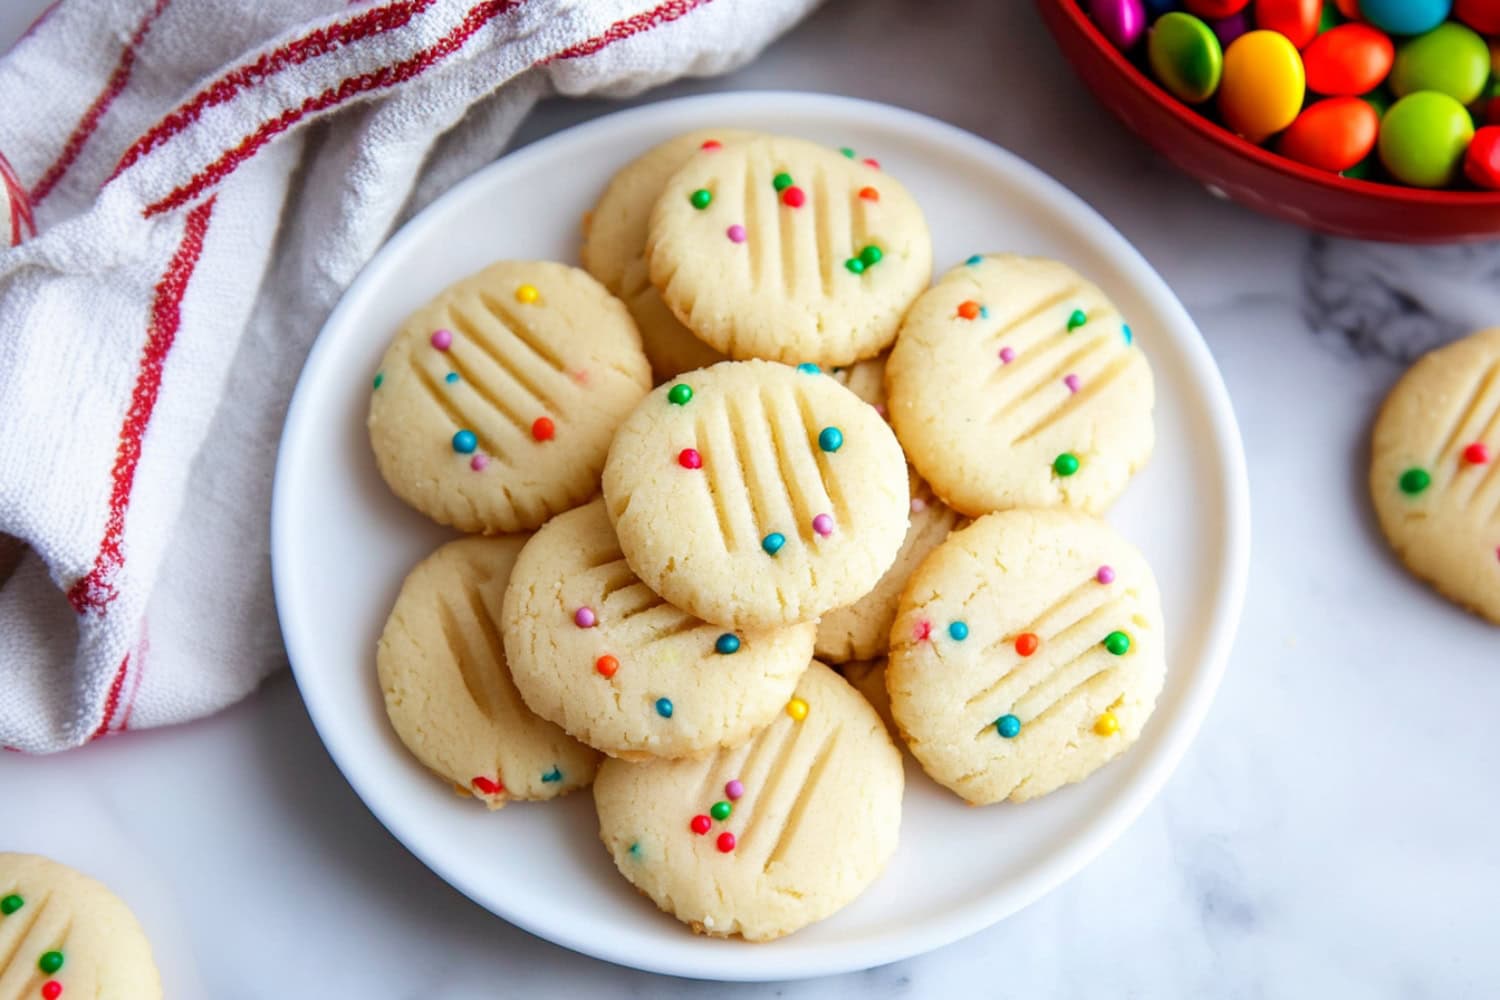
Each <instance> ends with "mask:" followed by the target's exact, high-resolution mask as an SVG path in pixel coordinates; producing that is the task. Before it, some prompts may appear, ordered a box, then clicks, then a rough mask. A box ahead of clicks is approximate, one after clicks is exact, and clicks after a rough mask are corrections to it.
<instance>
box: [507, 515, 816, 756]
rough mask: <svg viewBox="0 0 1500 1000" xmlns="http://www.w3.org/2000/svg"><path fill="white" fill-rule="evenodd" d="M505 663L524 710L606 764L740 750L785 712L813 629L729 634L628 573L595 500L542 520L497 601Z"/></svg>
mask: <svg viewBox="0 0 1500 1000" xmlns="http://www.w3.org/2000/svg"><path fill="white" fill-rule="evenodd" d="M503 629H504V635H505V653H506V659H507V660H508V661H509V662H510V663H511V674H512V676H513V677H514V678H515V681H516V688H517V689H518V690H519V691H520V692H521V696H522V697H523V698H525V699H526V704H527V705H529V706H530V707H531V710H532V711H534V712H536V713H537V714H538V715H540V716H541V717H542V718H544V719H549V720H551V721H552V722H555V723H557V724H558V725H559V726H561V727H562V728H563V729H564V730H566V731H567V732H568V733H569V734H570V735H572V736H574V737H576V738H578V739H580V740H582V741H583V742H585V743H587V744H588V745H589V746H592V747H595V748H596V749H599V750H603V751H604V752H605V753H607V754H609V755H611V756H613V757H623V758H626V759H627V760H631V759H634V760H640V759H646V758H650V757H695V756H701V755H702V754H704V753H706V752H708V751H710V750H713V749H716V748H718V747H721V746H723V747H732V746H738V745H739V744H741V743H743V742H745V740H747V739H748V738H749V737H750V734H751V733H752V732H754V731H755V730H756V729H759V728H760V727H761V726H764V725H765V724H766V723H767V722H769V721H770V720H771V719H772V718H774V717H775V715H776V713H777V712H779V711H780V710H781V708H782V706H784V705H785V704H786V701H787V699H788V698H790V697H791V695H792V689H793V688H794V687H796V686H797V678H799V677H801V676H802V672H803V671H804V670H806V669H807V664H808V663H809V662H810V661H811V660H812V650H813V632H814V631H815V629H816V626H815V625H813V624H812V623H811V622H807V623H805V624H802V625H790V626H786V627H784V628H777V629H767V630H761V631H755V632H744V631H740V632H736V631H728V630H725V629H724V628H722V627H721V626H718V625H710V624H708V623H707V622H705V621H700V620H699V619H696V618H694V617H693V616H691V615H689V614H688V613H687V612H685V611H679V610H678V609H676V608H674V607H673V606H672V605H670V604H668V603H667V602H666V601H664V600H662V599H661V598H660V597H659V596H657V594H656V592H655V591H654V590H652V589H651V588H650V587H647V586H646V585H645V584H644V583H642V582H641V581H640V580H639V579H637V577H636V575H635V574H634V573H632V572H631V571H630V566H629V565H627V564H626V562H625V557H624V555H622V554H621V552H620V543H619V542H618V541H617V540H616V539H615V530H614V528H612V527H611V526H610V523H609V515H608V514H607V513H605V510H604V502H603V501H602V500H601V501H595V502H594V503H591V504H589V505H587V506H585V507H579V508H578V509H577V510H571V511H569V512H568V513H566V514H559V515H558V516H557V517H554V518H553V519H552V520H550V521H548V522H547V523H546V525H545V526H543V528H542V530H540V531H538V532H537V533H536V534H535V535H534V536H532V539H531V541H529V542H527V543H526V548H524V549H523V550H522V551H521V556H520V558H519V559H518V560H517V561H516V568H515V570H514V571H513V572H512V573H511V584H510V587H509V588H508V589H507V590H506V593H505V606H504V620H503Z"/></svg>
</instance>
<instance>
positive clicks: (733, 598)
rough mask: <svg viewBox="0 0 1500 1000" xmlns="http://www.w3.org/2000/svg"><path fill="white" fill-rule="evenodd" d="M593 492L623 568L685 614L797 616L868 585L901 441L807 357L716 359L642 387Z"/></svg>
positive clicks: (875, 568) (898, 531)
mask: <svg viewBox="0 0 1500 1000" xmlns="http://www.w3.org/2000/svg"><path fill="white" fill-rule="evenodd" d="M604 499H605V502H606V503H607V505H608V508H609V515H610V520H611V521H612V522H613V523H614V526H615V532H616V534H617V535H618V536H619V539H620V548H621V551H623V552H624V553H625V558H626V560H627V561H628V562H629V564H630V568H631V569H632V570H634V571H635V573H636V575H637V576H639V577H640V578H641V580H643V581H644V582H645V583H646V585H647V586H649V587H650V588H651V589H652V590H654V591H656V592H657V593H658V594H661V595H662V596H663V597H665V598H666V599H667V600H668V601H670V602H671V603H672V604H674V605H676V606H677V607H679V608H682V609H683V610H685V611H687V612H689V613H691V614H693V615H694V616H696V617H698V618H702V619H704V620H706V621H710V622H714V623H715V624H718V625H725V626H730V627H734V628H767V627H771V626H777V625H791V624H795V623H797V622H804V621H811V620H812V619H814V618H817V617H818V616H819V615H821V614H822V613H823V612H825V611H828V610H831V609H833V608H837V607H841V606H843V605H845V604H850V603H853V601H855V600H856V599H857V598H859V597H861V596H863V595H864V593H865V591H867V590H869V589H870V587H871V586H872V585H873V583H874V581H876V580H878V579H880V576H881V574H883V573H884V572H885V571H886V570H887V569H889V568H890V565H891V563H892V562H893V561H894V560H895V558H896V553H897V551H898V550H899V549H900V548H901V541H902V539H903V538H904V537H905V535H906V521H907V510H908V504H909V500H910V498H909V497H908V495H907V487H906V462H905V460H904V459H903V457H902V455H901V446H900V445H899V444H897V442H896V437H895V435H894V434H892V433H891V429H890V428H889V427H887V426H886V424H885V422H884V421H883V420H881V419H880V416H879V415H878V414H877V413H876V412H875V411H874V410H873V409H872V408H871V407H870V406H869V405H867V404H866V403H864V402H862V401H861V400H860V399H859V398H858V397H857V396H855V395H854V394H853V393H852V392H850V391H849V390H848V389H845V388H844V387H843V386H841V385H839V384H838V383H837V382H835V381H834V380H833V379H831V378H829V377H827V376H826V375H824V374H822V373H821V372H819V371H818V370H817V369H816V368H815V367H813V366H811V365H808V366H806V367H803V368H792V367H789V366H787V365H780V364H776V363H774V362H769V361H725V362H721V363H719V364H717V365H714V366H713V367H712V368H706V369H704V370H702V371H698V372H691V373H689V374H687V375H684V376H683V377H682V378H681V379H679V380H678V381H676V382H673V383H672V384H670V385H663V386H659V387H658V388H657V389H656V390H654V391H653V392H652V393H651V395H649V396H647V397H646V399H645V400H644V401H642V403H641V405H640V406H638V407H637V408H636V410H635V412H634V413H632V414H631V415H630V417H629V419H627V420H626V421H625V423H624V424H623V425H622V426H621V428H620V431H619V433H618V434H617V435H616V437H615V441H614V444H613V445H612V446H611V447H610V452H609V461H608V462H607V463H606V465H605V468H604Z"/></svg>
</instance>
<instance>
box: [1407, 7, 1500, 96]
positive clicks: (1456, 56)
mask: <svg viewBox="0 0 1500 1000" xmlns="http://www.w3.org/2000/svg"><path fill="white" fill-rule="evenodd" d="M1489 78H1490V50H1489V46H1487V45H1486V44H1485V43H1484V39H1483V38H1481V37H1479V34H1478V33H1477V32H1475V31H1474V30H1473V29H1472V28H1466V27H1465V26H1463V25H1462V24H1459V23H1458V22H1457V21H1449V22H1447V23H1446V24H1440V25H1438V26H1437V27H1436V28H1433V29H1432V30H1431V31H1429V32H1427V34H1425V35H1418V36H1417V37H1416V38H1413V39H1412V40H1411V41H1409V42H1407V43H1406V44H1405V45H1403V46H1401V49H1400V51H1399V52H1397V53H1396V64H1395V66H1394V67H1393V68H1392V69H1391V89H1392V90H1394V91H1395V92H1396V96H1397V97H1405V96H1406V95H1407V94H1415V93H1417V92H1418V91H1422V90H1435V91H1437V92H1438V93H1440V94H1447V95H1448V96H1449V97H1451V98H1453V99H1454V100H1455V101H1457V102H1458V103H1460V104H1472V103H1473V102H1474V101H1475V100H1476V99H1477V98H1478V97H1479V95H1480V92H1481V91H1483V90H1484V84H1485V81H1487V80H1488V79H1489Z"/></svg>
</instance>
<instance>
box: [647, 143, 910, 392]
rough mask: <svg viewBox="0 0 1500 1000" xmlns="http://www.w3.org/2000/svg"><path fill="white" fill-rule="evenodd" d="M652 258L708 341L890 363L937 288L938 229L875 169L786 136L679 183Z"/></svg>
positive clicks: (792, 359)
mask: <svg viewBox="0 0 1500 1000" xmlns="http://www.w3.org/2000/svg"><path fill="white" fill-rule="evenodd" d="M646 257H647V260H648V261H649V262H650V267H651V281H652V283H653V284H654V285H656V287H657V288H658V289H659V290H660V291H661V297H662V301H664V302H666V304H667V306H668V307H669V308H670V309H671V310H672V312H673V313H675V314H676V315H677V318H678V319H680V320H681V321H682V322H683V323H684V324H685V325H686V326H688V327H689V328H690V329H691V330H692V331H693V332H694V333H696V334H697V335H698V338H699V339H700V340H703V341H705V342H706V343H707V344H709V346H711V347H713V348H715V349H716V350H718V351H721V352H723V353H724V354H727V355H728V356H729V357H731V358H767V359H770V360H774V361H785V362H788V363H800V362H816V363H819V364H827V365H843V364H849V363H850V362H853V361H857V360H859V359H860V358H868V357H873V356H874V355H876V354H879V353H880V352H881V351H883V350H884V349H885V348H886V347H887V346H888V345H889V344H890V342H891V340H892V339H894V337H895V336H896V328H897V327H898V326H899V325H900V324H901V317H902V315H903V314H904V313H905V312H906V309H907V307H908V306H910V305H911V303H912V300H913V299H915V298H916V297H917V296H918V295H919V294H920V293H921V292H922V290H923V289H924V288H926V287H927V283H928V281H930V280H931V278H932V240H931V237H930V236H929V235H928V232H927V222H926V220H925V219H924V218H923V217H922V210H921V209H920V208H919V207H917V203H916V201H914V200H913V199H912V197H911V195H909V194H908V193H907V192H906V189H905V188H904V187H902V186H901V185H900V184H899V183H897V181H896V180H895V179H894V178H892V177H890V176H889V175H888V174H885V173H883V172H881V170H880V169H879V168H878V167H876V166H874V165H872V163H871V161H868V160H864V161H861V160H857V159H853V158H848V157H844V156H841V155H839V153H837V152H835V151H833V150H831V149H826V148H824V147H822V146H819V145H817V144H815V143H811V142H805V141H803V140H801V139H789V138H784V137H779V136H766V137H762V138H758V139H751V140H749V141H747V142H742V143H739V144H737V145H734V146H726V147H724V149H723V150H721V151H719V152H718V153H716V154H715V155H713V156H700V157H694V158H693V159H691V160H689V161H688V163H687V165H686V166H684V167H683V168H682V169H681V170H679V171H678V172H677V173H675V174H673V175H672V177H671V178H670V179H669V180H668V181H667V183H666V186H665V187H664V188H663V190H662V194H661V197H660V198H659V199H658V200H657V202H656V207H655V209H654V210H653V211H652V214H651V226H650V232H649V235H648V237H647V241H646Z"/></svg>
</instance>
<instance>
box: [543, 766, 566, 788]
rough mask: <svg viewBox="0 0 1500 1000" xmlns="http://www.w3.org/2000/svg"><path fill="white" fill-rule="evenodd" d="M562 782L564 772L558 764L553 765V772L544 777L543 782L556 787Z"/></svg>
mask: <svg viewBox="0 0 1500 1000" xmlns="http://www.w3.org/2000/svg"><path fill="white" fill-rule="evenodd" d="M561 780H562V770H561V768H559V767H558V766H557V765H556V764H553V765H552V770H550V771H548V772H547V773H546V774H544V775H542V781H543V783H545V784H548V785H554V784H556V783H557V782H559V781H561Z"/></svg>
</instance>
